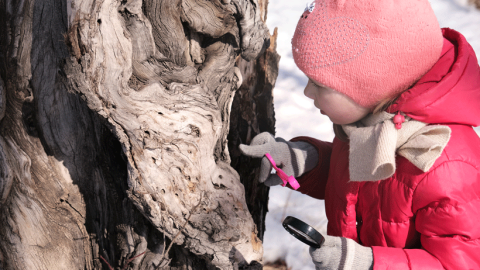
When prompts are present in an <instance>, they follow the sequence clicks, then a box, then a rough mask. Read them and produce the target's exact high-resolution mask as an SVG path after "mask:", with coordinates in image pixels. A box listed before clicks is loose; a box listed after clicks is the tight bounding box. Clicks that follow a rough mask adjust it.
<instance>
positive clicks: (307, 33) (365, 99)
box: [292, 0, 443, 108]
mask: <svg viewBox="0 0 480 270" xmlns="http://www.w3.org/2000/svg"><path fill="white" fill-rule="evenodd" d="M442 46H443V36H442V32H441V29H440V26H439V24H438V21H437V18H436V17H435V14H434V13H433V10H432V8H431V6H430V4H429V3H428V1H427V0H316V1H315V2H314V3H312V4H311V5H310V6H309V7H308V8H307V9H306V10H305V12H304V13H303V15H302V17H301V18H300V21H299V22H298V25H297V29H296V30H295V34H294V36H293V39H292V50H293V58H294V60H295V63H296V64H297V66H298V67H299V68H300V69H301V70H302V71H303V72H304V73H305V74H306V75H307V76H308V77H310V78H311V79H314V80H315V81H317V82H320V83H322V84H324V85H325V86H327V87H330V88H332V89H334V90H336V91H338V92H341V93H343V94H346V95H347V96H349V97H350V98H352V99H353V100H354V101H355V102H356V103H358V104H359V105H361V106H363V107H366V108H373V107H374V106H375V105H376V104H377V103H378V102H379V101H381V100H384V99H386V98H391V97H393V96H395V95H396V94H398V93H400V92H402V91H404V90H406V89H408V87H410V86H411V85H412V84H413V83H414V82H415V81H417V80H418V79H420V77H421V76H423V75H424V74H425V73H426V72H427V71H428V70H429V69H430V68H431V67H432V66H433V65H434V64H435V62H436V61H437V60H438V58H439V57H440V53H441V51H442Z"/></svg>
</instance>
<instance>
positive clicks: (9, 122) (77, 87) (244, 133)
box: [0, 0, 279, 270]
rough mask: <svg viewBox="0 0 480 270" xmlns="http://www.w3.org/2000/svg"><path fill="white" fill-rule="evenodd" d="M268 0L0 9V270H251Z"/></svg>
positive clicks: (267, 97) (1, 3) (270, 69)
mask: <svg viewBox="0 0 480 270" xmlns="http://www.w3.org/2000/svg"><path fill="white" fill-rule="evenodd" d="M267 3H268V2H267V0H143V1H142V0H18V1H15V0H0V121H1V122H0V270H7V269H8V270H10V269H14V270H16V269H49V270H50V269H172V270H173V269H261V268H262V265H261V263H262V262H261V260H262V255H263V248H262V240H261V239H262V238H263V232H264V222H265V214H266V211H267V201H268V188H266V187H264V186H261V185H259V184H258V183H257V181H256V175H257V172H258V166H259V161H258V160H251V159H248V158H245V157H243V156H241V155H240V153H239V152H238V150H237V148H238V144H240V143H249V142H250V140H251V138H252V137H253V136H254V135H256V134H258V133H260V132H263V131H269V132H271V133H274V115H273V95H272V90H273V86H274V84H275V80H276V76H277V74H278V61H279V56H278V55H277V54H276V52H275V36H276V35H275V34H274V35H273V36H270V34H269V31H268V29H267V27H266V26H265V23H264V21H265V19H266V10H267Z"/></svg>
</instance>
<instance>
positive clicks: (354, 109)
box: [303, 79, 370, 125]
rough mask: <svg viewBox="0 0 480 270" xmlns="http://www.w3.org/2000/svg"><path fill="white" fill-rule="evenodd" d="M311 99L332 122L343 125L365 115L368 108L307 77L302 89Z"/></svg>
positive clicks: (368, 111) (368, 110)
mask: <svg viewBox="0 0 480 270" xmlns="http://www.w3.org/2000/svg"><path fill="white" fill-rule="evenodd" d="M303 93H304V94H305V96H307V97H308V98H311V99H313V101H314V105H315V107H317V108H319V109H320V113H322V114H325V115H326V116H328V117H329V118H330V120H331V121H332V122H333V123H334V124H338V125H345V124H350V123H353V122H357V121H358V120H360V119H362V118H363V117H365V116H366V115H367V114H368V113H370V109H367V108H364V107H362V106H360V105H358V104H357V103H356V102H355V101H353V100H352V99H351V98H350V97H348V96H346V95H344V94H342V93H340V92H337V91H335V90H333V89H331V88H328V87H326V86H323V85H322V84H320V83H318V82H316V81H314V80H312V79H309V80H308V84H307V86H306V87H305V90H304V91H303Z"/></svg>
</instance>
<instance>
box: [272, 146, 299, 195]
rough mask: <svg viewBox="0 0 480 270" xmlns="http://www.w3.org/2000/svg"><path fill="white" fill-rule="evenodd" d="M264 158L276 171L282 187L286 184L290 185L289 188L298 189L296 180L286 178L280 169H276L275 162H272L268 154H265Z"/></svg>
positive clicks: (291, 177)
mask: <svg viewBox="0 0 480 270" xmlns="http://www.w3.org/2000/svg"><path fill="white" fill-rule="evenodd" d="M265 156H266V157H267V159H268V161H270V163H271V164H272V167H273V168H274V169H275V171H277V175H278V177H280V179H282V181H283V184H282V187H284V186H286V185H287V183H288V184H290V186H291V187H292V188H293V189H295V190H297V189H298V188H299V187H300V184H299V183H298V181H297V179H295V177H293V176H288V175H287V174H286V173H285V172H284V171H282V169H280V168H278V167H277V164H276V163H275V160H273V158H272V156H271V155H270V154H269V153H266V154H265Z"/></svg>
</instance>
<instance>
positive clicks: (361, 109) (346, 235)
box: [240, 0, 480, 269]
mask: <svg viewBox="0 0 480 270" xmlns="http://www.w3.org/2000/svg"><path fill="white" fill-rule="evenodd" d="M292 45H293V46H292V48H293V57H294V59H295V62H296V64H297V66H298V67H299V68H300V69H301V70H302V71H303V72H304V73H305V74H306V75H307V76H308V78H309V82H308V85H307V86H306V87H305V92H304V93H305V95H306V96H307V97H309V98H311V99H313V100H314V104H315V106H316V107H317V108H319V109H320V112H321V113H322V114H325V115H327V116H328V117H329V118H330V120H331V121H332V122H333V123H334V130H335V134H336V137H335V139H334V140H333V143H329V142H323V141H319V140H316V139H313V138H308V137H299V138H294V139H292V140H291V141H289V142H287V141H285V140H283V139H281V138H274V137H273V136H272V135H270V134H268V133H262V134H259V135H258V136H256V137H255V138H254V139H253V140H252V142H251V143H250V145H249V146H248V145H241V146H240V149H241V151H242V152H243V153H244V154H246V155H249V156H252V157H259V158H260V157H263V159H262V168H261V174H260V181H261V182H264V183H265V184H266V185H269V186H271V185H275V184H279V183H281V182H282V181H281V180H280V179H279V178H278V176H276V175H273V174H272V175H270V171H271V168H272V167H271V165H270V163H269V162H268V160H267V158H265V157H264V155H265V153H270V155H271V156H272V157H273V159H274V160H275V161H276V163H277V164H280V165H281V166H282V167H283V170H284V171H285V172H286V173H287V174H289V175H294V176H295V177H297V180H298V182H299V183H300V188H299V191H301V192H302V193H304V194H307V195H309V196H312V197H315V198H318V199H324V200H325V207H326V214H327V218H328V221H329V222H328V228H327V232H328V236H325V238H326V241H325V244H324V245H323V246H322V247H321V248H319V249H313V248H312V249H310V254H311V256H312V259H313V262H314V264H315V266H316V269H480V139H479V137H478V136H477V134H476V133H475V131H474V130H473V128H472V126H478V125H480V67H479V65H478V61H477V59H476V57H475V53H474V51H473V49H472V48H471V46H470V45H469V44H468V43H467V41H466V40H465V38H464V37H463V36H462V35H461V34H460V33H458V32H456V31H454V30H451V29H440V27H439V24H438V22H437V19H436V17H435V15H434V13H433V11H432V9H431V7H430V5H429V3H428V1H427V0H402V1H398V0H317V1H316V2H315V3H313V4H312V5H311V6H310V7H309V8H308V9H307V10H306V11H305V12H304V13H303V15H302V17H301V18H300V21H299V23H298V25H297V29H296V32H295V35H294V37H293V40H292Z"/></svg>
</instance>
